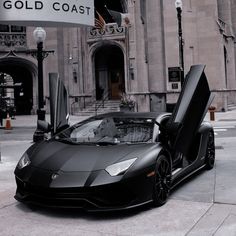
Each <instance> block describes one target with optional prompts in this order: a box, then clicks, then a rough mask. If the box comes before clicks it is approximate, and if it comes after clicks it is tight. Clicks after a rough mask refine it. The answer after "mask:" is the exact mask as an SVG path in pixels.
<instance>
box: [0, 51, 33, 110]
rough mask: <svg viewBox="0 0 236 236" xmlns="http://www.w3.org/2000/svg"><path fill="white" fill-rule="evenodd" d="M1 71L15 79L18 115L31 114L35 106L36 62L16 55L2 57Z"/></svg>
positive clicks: (0, 60)
mask: <svg viewBox="0 0 236 236" xmlns="http://www.w3.org/2000/svg"><path fill="white" fill-rule="evenodd" d="M0 73H1V74H5V75H9V76H11V78H12V79H13V84H14V85H15V84H17V85H19V86H14V90H13V91H14V96H13V97H14V105H15V108H16V114H17V115H29V114H31V110H32V108H33V77H34V75H35V73H36V67H35V66H34V64H33V63H32V62H30V61H28V60H26V59H23V58H19V57H16V56H6V57H3V58H0Z"/></svg>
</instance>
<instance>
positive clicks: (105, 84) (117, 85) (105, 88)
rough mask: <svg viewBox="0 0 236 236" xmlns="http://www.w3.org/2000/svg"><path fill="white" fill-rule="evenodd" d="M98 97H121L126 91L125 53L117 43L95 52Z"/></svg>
mask: <svg viewBox="0 0 236 236" xmlns="http://www.w3.org/2000/svg"><path fill="white" fill-rule="evenodd" d="M95 81H96V99H97V100H101V99H109V100H117V99H120V97H121V95H122V93H123V92H125V78H124V54H123V52H122V50H121V49H120V48H119V47H118V46H115V45H106V46H102V47H100V48H99V49H98V50H97V51H96V52H95Z"/></svg>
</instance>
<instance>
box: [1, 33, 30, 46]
mask: <svg viewBox="0 0 236 236" xmlns="http://www.w3.org/2000/svg"><path fill="white" fill-rule="evenodd" d="M0 46H1V47H26V46H27V42H26V34H25V33H21V34H19V33H18V34H12V33H1V34H0Z"/></svg>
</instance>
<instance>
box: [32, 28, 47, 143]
mask: <svg viewBox="0 0 236 236" xmlns="http://www.w3.org/2000/svg"><path fill="white" fill-rule="evenodd" d="M33 36H34V39H35V41H36V43H37V51H36V58H37V61H38V110H37V116H38V117H37V119H38V120H45V110H44V92H43V59H44V55H43V42H44V41H45V39H46V31H45V30H44V29H43V28H41V27H37V28H36V29H35V30H34V32H33ZM43 139H44V133H43V132H42V131H40V130H39V128H38V127H37V129H36V131H35V132H34V135H33V141H34V142H37V141H41V140H43Z"/></svg>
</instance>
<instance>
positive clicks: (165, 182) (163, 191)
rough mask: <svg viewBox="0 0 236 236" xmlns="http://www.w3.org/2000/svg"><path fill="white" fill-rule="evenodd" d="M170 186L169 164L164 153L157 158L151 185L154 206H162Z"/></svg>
mask: <svg viewBox="0 0 236 236" xmlns="http://www.w3.org/2000/svg"><path fill="white" fill-rule="evenodd" d="M170 187H171V164H170V162H169V160H168V158H167V157H166V156H165V155H160V156H159V157H158V158H157V162H156V168H155V181H154V187H153V202H154V205H155V206H162V205H164V204H165V203H166V202H167V199H168V197H169V192H170Z"/></svg>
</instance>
